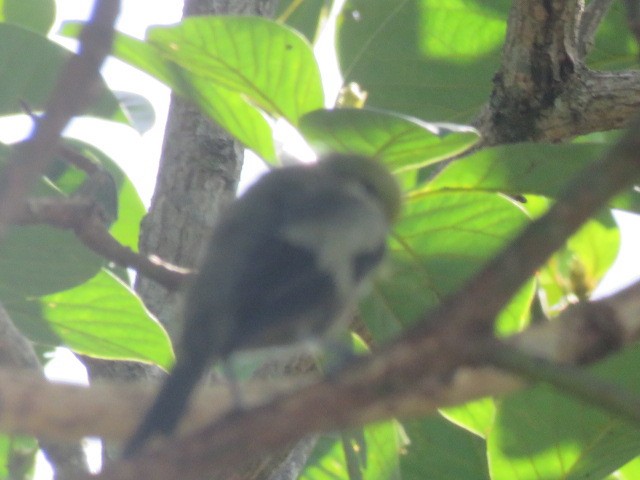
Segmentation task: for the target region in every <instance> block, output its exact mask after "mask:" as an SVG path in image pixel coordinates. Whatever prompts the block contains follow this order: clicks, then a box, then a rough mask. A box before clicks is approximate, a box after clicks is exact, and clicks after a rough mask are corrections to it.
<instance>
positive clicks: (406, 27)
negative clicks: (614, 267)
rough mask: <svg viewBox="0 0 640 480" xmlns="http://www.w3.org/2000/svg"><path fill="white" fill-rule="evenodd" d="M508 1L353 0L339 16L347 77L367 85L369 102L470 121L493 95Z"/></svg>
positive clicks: (340, 45)
mask: <svg viewBox="0 0 640 480" xmlns="http://www.w3.org/2000/svg"><path fill="white" fill-rule="evenodd" d="M510 4H511V2H510V1H508V0H483V1H482V2H480V1H470V0H404V1H401V2H392V3H389V2H388V1H387V0H349V1H347V3H346V5H345V7H344V10H343V14H342V16H341V18H340V20H339V22H338V57H339V61H340V66H341V69H342V72H343V75H344V77H345V80H346V81H349V82H351V81H353V82H358V83H359V84H360V85H361V86H362V88H363V89H364V90H366V91H368V92H369V97H368V102H367V103H368V104H369V105H372V106H375V107H379V108H384V109H388V110H395V111H398V112H402V113H406V114H409V115H412V116H415V117H418V118H422V119H427V120H437V121H443V120H452V121H457V122H465V121H468V120H470V119H471V118H473V117H474V116H475V115H476V114H477V113H478V111H479V108H480V106H481V105H482V104H484V103H485V102H486V101H487V99H488V98H489V94H490V92H491V88H492V83H491V81H492V78H493V75H494V74H495V72H496V71H497V69H498V66H499V61H500V53H501V50H502V42H503V40H504V35H505V31H506V20H507V15H508V10H509V7H510Z"/></svg>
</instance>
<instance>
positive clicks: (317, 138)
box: [300, 109, 479, 172]
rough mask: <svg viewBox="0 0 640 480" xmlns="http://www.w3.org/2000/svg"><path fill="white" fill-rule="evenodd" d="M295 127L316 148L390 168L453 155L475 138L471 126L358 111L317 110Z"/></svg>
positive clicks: (409, 167) (403, 168) (404, 167)
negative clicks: (357, 156) (378, 161)
mask: <svg viewBox="0 0 640 480" xmlns="http://www.w3.org/2000/svg"><path fill="white" fill-rule="evenodd" d="M300 130H301V132H302V134H303V135H304V137H305V138H306V140H307V141H308V142H309V143H310V144H311V146H312V147H314V148H315V149H316V150H317V151H318V152H320V153H323V152H325V151H330V152H345V153H360V154H362V155H367V156H370V157H377V158H380V159H383V160H384V162H385V164H386V165H387V166H388V167H389V169H391V170H392V171H395V172H401V171H407V170H416V169H419V168H421V167H424V166H426V165H430V164H432V163H435V162H438V161H441V160H444V159H446V158H449V157H451V156H453V155H456V154H458V153H460V152H462V151H464V150H466V149H467V148H469V147H470V146H471V145H473V144H474V143H475V142H476V141H478V139H479V134H478V132H477V131H476V130H474V129H473V128H471V127H467V126H464V125H453V124H437V123H426V122H422V121H420V120H418V119H416V118H409V117H405V116H400V115H396V114H393V113H391V112H381V111H372V110H366V109H364V110H361V109H336V110H318V111H315V112H311V113H309V114H308V115H305V116H304V117H303V119H302V121H301V122H300Z"/></svg>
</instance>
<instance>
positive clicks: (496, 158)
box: [425, 143, 640, 212]
mask: <svg viewBox="0 0 640 480" xmlns="http://www.w3.org/2000/svg"><path fill="white" fill-rule="evenodd" d="M606 148H607V145H602V144H588V143H578V144H568V145H552V144H540V143H518V144H513V145H501V146H497V147H492V148H485V149H482V150H479V151H477V152H475V153H473V154H472V155H469V156H467V157H465V158H462V159H460V160H456V161H455V162H453V163H451V165H449V166H447V168H445V169H444V170H443V171H442V172H441V173H440V174H439V175H437V176H436V177H435V178H434V179H433V180H432V181H431V182H430V183H429V184H428V185H427V186H426V187H425V188H426V189H427V190H430V191H431V190H433V191H435V190H442V189H446V190H482V191H492V192H502V193H508V194H514V195H520V194H535V195H543V196H546V197H552V198H553V197H555V196H556V195H558V194H559V193H560V192H561V191H562V189H563V188H564V187H565V186H566V184H567V182H568V181H569V179H570V178H571V177H572V176H574V175H575V174H576V173H578V172H579V171H580V170H582V169H583V168H584V167H586V166H587V165H588V164H589V163H591V162H593V161H594V160H595V159H597V158H598V157H600V156H601V155H602V154H603V152H604V151H605V149H606ZM639 181H640V176H639ZM610 205H611V206H612V207H614V208H622V209H625V210H630V211H634V212H640V192H639V191H638V190H637V189H629V190H628V191H627V192H625V193H622V194H620V195H618V196H617V197H615V198H614V199H613V200H611V202H610Z"/></svg>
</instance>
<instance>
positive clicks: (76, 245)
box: [0, 225, 103, 300]
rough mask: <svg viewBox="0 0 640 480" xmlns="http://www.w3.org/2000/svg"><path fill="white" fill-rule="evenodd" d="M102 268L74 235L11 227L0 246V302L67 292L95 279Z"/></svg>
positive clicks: (43, 227) (93, 254) (38, 227)
mask: <svg viewBox="0 0 640 480" xmlns="http://www.w3.org/2000/svg"><path fill="white" fill-rule="evenodd" d="M102 264H103V260H102V258H101V257H99V256H98V255H96V254H95V253H93V252H91V251H90V250H89V249H88V248H87V247H85V246H84V245H83V244H82V242H80V240H78V238H77V237H76V235H75V234H74V233H73V232H71V231H68V230H60V229H57V228H53V227H48V226H43V225H37V226H22V227H12V228H11V229H9V231H8V232H7V234H6V235H5V237H4V238H3V240H2V243H0V300H7V299H11V298H13V299H15V298H22V297H31V296H39V295H45V294H48V293H53V292H58V291H61V290H66V289H68V288H71V287H73V286H75V285H79V284H80V283H82V282H84V281H85V280H87V279H89V278H91V277H93V276H94V275H95V274H96V273H97V272H98V271H99V270H100V267H101V266H102Z"/></svg>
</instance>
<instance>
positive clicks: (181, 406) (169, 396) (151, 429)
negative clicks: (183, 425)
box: [122, 361, 208, 458]
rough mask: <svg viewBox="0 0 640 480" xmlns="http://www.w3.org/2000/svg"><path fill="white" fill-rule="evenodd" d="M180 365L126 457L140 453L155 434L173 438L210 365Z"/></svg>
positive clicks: (131, 441) (126, 450) (127, 447)
mask: <svg viewBox="0 0 640 480" xmlns="http://www.w3.org/2000/svg"><path fill="white" fill-rule="evenodd" d="M200 363H201V365H194V364H193V363H192V362H180V361H179V362H178V363H177V364H176V365H175V367H174V368H173V370H172V371H171V373H170V374H169V377H167V379H166V380H165V382H164V384H163V385H162V387H161V389H160V391H159V392H158V395H157V396H156V399H155V401H154V403H153V405H152V406H151V408H149V410H148V411H147V413H146V415H145V417H144V419H143V420H142V423H140V425H139V426H138V428H137V429H136V431H135V432H134V433H133V435H132V436H131V437H130V438H129V440H128V441H127V443H126V445H125V447H124V449H123V451H122V457H123V458H131V457H133V456H134V455H135V454H137V453H138V452H139V451H140V449H141V448H142V447H143V446H144V445H145V443H146V442H147V441H148V440H149V439H150V438H151V437H152V436H154V435H156V434H162V435H170V434H171V433H173V431H174V430H175V428H176V425H177V424H178V421H179V420H180V418H181V417H182V415H183V413H184V411H185V409H186V407H187V402H188V400H189V397H190V396H191V392H192V391H193V389H194V388H195V387H196V385H197V383H198V381H199V380H200V378H201V376H202V373H203V371H204V370H205V369H206V367H207V365H208V362H200Z"/></svg>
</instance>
